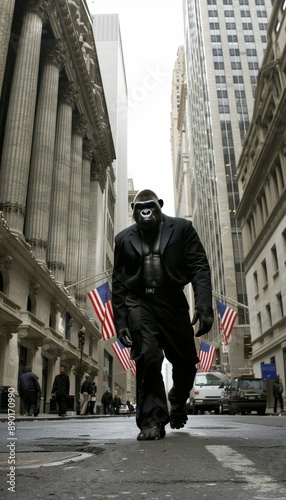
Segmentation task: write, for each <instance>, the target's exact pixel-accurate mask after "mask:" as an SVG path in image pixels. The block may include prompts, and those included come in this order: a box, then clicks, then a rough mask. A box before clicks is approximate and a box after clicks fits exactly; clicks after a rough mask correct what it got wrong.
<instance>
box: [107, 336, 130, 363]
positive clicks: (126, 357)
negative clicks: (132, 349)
mask: <svg viewBox="0 0 286 500" xmlns="http://www.w3.org/2000/svg"><path fill="white" fill-rule="evenodd" d="M111 347H112V349H113V350H114V352H115V354H116V356H117V358H118V361H119V362H120V364H121V366H122V368H123V370H128V368H130V353H129V349H127V347H124V345H123V344H121V342H119V340H117V341H116V342H114V343H113V344H112V345H111Z"/></svg>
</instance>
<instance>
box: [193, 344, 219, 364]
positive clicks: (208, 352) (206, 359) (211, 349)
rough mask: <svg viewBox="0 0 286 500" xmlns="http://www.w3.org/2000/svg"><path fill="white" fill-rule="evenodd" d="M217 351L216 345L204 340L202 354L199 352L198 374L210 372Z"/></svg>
mask: <svg viewBox="0 0 286 500" xmlns="http://www.w3.org/2000/svg"><path fill="white" fill-rule="evenodd" d="M215 350H216V348H215V346H214V345H212V344H209V343H208V342H205V341H204V340H202V341H201V344H200V352H199V359H200V362H199V363H198V364H197V371H198V372H209V371H210V369H211V367H212V364H213V360H214V355H215Z"/></svg>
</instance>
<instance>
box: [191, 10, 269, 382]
mask: <svg viewBox="0 0 286 500" xmlns="http://www.w3.org/2000/svg"><path fill="white" fill-rule="evenodd" d="M183 7H184V25H185V58H186V83H187V97H186V128H187V134H188V142H189V155H190V156H189V165H190V167H189V169H190V182H191V201H192V220H193V223H194V226H195V228H196V229H197V231H198V233H199V235H200V237H201V240H202V242H203V244H204V246H205V248H206V251H207V254H208V257H209V260H210V265H211V269H212V280H213V290H214V298H219V299H221V300H222V301H225V302H226V303H227V305H229V306H230V307H233V308H234V309H236V310H237V311H238V320H237V322H236V324H235V327H234V329H233V333H232V339H231V342H230V345H229V346H228V347H225V346H223V347H222V348H221V349H219V350H218V353H217V359H218V360H217V364H218V365H220V366H221V367H223V368H225V369H230V370H231V372H232V374H235V373H241V369H244V368H245V367H248V359H249V357H250V355H251V350H250V330H249V322H248V312H247V294H246V286H245V276H244V268H243V259H244V257H243V248H242V239H241V229H240V226H239V223H238V221H237V218H236V210H237V207H238V204H239V192H238V183H237V174H236V163H237V161H238V157H239V154H240V151H241V148H242V146H243V143H244V137H245V134H246V132H247V129H248V127H249V122H250V119H251V115H252V111H253V105H254V96H255V89H256V79H257V74H258V69H259V63H260V61H261V60H262V57H263V51H264V49H265V47H266V42H267V36H266V32H267V22H268V18H269V17H270V13H271V9H272V5H271V1H270V0H255V2H254V1H249V0H186V1H184V2H183ZM244 306H245V307H244ZM209 340H211V341H213V342H214V343H215V344H216V345H217V346H218V345H219V344H220V341H221V336H220V334H219V325H218V323H217V324H216V325H215V327H214V328H213V330H212V333H211V334H210V336H209Z"/></svg>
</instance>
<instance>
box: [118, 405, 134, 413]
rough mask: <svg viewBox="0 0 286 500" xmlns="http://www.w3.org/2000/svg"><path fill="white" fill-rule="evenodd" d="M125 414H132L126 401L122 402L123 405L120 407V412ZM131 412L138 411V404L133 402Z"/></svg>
mask: <svg viewBox="0 0 286 500" xmlns="http://www.w3.org/2000/svg"><path fill="white" fill-rule="evenodd" d="M120 413H121V414H125V413H129V414H130V409H129V407H128V405H127V404H126V403H121V406H120V408H119V414H120ZM131 413H132V414H133V413H136V404H135V403H134V404H133V403H131Z"/></svg>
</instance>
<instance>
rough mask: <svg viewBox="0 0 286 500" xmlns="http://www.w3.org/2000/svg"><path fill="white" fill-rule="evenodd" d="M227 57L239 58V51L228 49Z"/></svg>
mask: <svg viewBox="0 0 286 500" xmlns="http://www.w3.org/2000/svg"><path fill="white" fill-rule="evenodd" d="M229 55H230V56H239V55H240V52H239V49H229Z"/></svg>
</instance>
